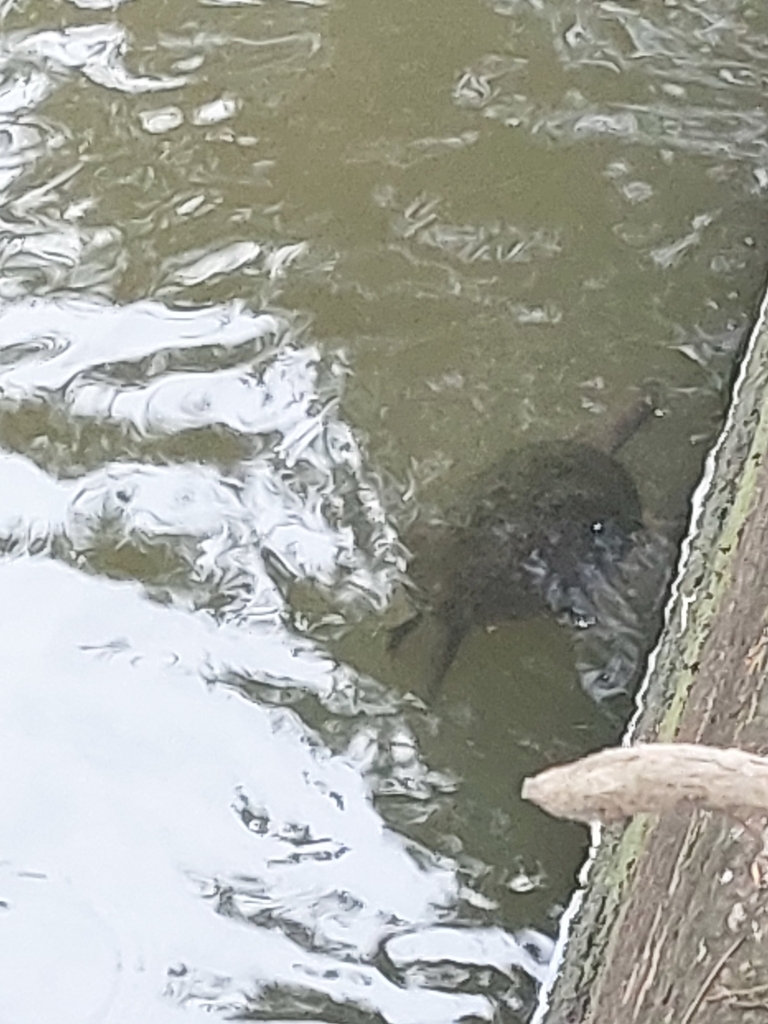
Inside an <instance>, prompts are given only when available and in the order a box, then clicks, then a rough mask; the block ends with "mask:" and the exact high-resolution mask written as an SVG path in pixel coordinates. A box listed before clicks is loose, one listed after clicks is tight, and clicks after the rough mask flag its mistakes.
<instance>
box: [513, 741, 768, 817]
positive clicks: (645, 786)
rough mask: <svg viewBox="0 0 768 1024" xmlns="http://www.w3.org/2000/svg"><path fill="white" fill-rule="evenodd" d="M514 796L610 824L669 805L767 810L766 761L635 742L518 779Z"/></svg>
mask: <svg viewBox="0 0 768 1024" xmlns="http://www.w3.org/2000/svg"><path fill="white" fill-rule="evenodd" d="M522 796H523V799H525V800H531V801H532V802H533V803H535V804H538V806H539V807H541V808H542V809H543V810H545V811H547V812H548V813H549V814H552V815H554V816H555V817H557V818H570V819H571V820H573V821H586V822H591V821H599V822H603V823H606V824H607V823H610V822H614V821H621V820H622V819H623V818H629V817H631V816H632V815H633V814H638V813H640V812H648V813H652V814H661V813H663V812H664V811H668V810H672V809H673V808H676V807H681V806H687V807H702V808H707V809H710V810H717V811H725V812H726V813H729V814H732V815H734V816H738V817H745V816H746V815H748V814H749V813H751V812H754V811H755V810H759V811H765V812H766V814H768V758H765V757H759V756H758V755H756V754H749V753H747V752H746V751H744V750H736V749H735V748H729V749H721V748H719V747H707V746H703V745H700V744H696V743H639V744H637V745H635V746H632V747H616V748H611V749H608V750H601V751H599V752H598V753H597V754H590V755H589V756H588V757H584V758H581V760H579V761H572V762H571V763H570V764H562V765H556V766H555V767H554V768H547V769H546V770H545V771H543V772H540V773H539V774H538V775H534V776H533V777H531V778H528V779H524V780H523V788H522Z"/></svg>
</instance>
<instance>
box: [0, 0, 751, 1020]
mask: <svg viewBox="0 0 768 1024" xmlns="http://www.w3.org/2000/svg"><path fill="white" fill-rule="evenodd" d="M767 40H768V16H766V13H765V12H764V11H763V9H762V7H758V6H756V5H754V4H752V3H751V2H750V0H713V2H711V3H708V4H707V5H702V4H698V3H687V2H685V0H681V2H680V3H677V4H675V5H668V4H661V3H656V2H654V0H648V2H645V3H642V4H640V5H639V6H638V4H633V5H622V4H621V3H617V2H614V0H602V2H598V3H594V2H589V3H583V2H581V0H569V2H566V3H561V2H557V3H555V2H549V0H535V2H534V0H498V2H494V3H487V2H486V0H441V2H440V3H439V4H437V3H436V2H432V0H425V2H423V3H420V4H413V3H410V2H409V0H408V2H406V0H391V2H389V3H387V4H376V3H373V2H370V0H361V2H359V3H354V4H346V5H345V4H343V3H341V2H338V0H299V2H297V0H266V2H264V3H261V2H258V3H257V2H249V0H246V2H243V0H200V2H197V3H193V2H189V0H167V2H165V3H163V4H158V3H154V2H151V0H132V2H128V0H59V2H54V0H34V2H33V0H0V197H1V198H2V210H3V212H2V225H1V227H2V230H0V446H1V447H2V452H1V453H0V548H1V549H2V553H3V558H2V561H1V562H0V580H2V584H3V585H2V587H0V652H2V659H3V661H2V668H3V680H4V682H3V685H2V687H0V762H1V763H0V814H1V815H2V819H3V822H4V823H5V828H4V830H3V840H2V843H3V846H2V849H1V850H0V914H1V915H2V920H3V922H4V927H3V929H2V930H0V958H2V962H3V964H4V966H5V967H6V970H4V971H3V972H2V976H0V1016H2V1015H3V1014H5V1015H6V1016H8V1019H9V1020H10V1019H12V1020H13V1022H14V1024H37V1022H40V1021H49V1020H55V1021H57V1022H61V1024H67V1022H69V1021H72V1022H73V1024H74V1022H77V1024H80V1022H81V1021H84V1020H88V1021H90V1022H96V1021H99V1022H102V1021H103V1022H114V1024H124V1022H125V1021H128V1020H134V1019H136V1020H139V1019H140V1020H142V1021H157V1022H160V1021H163V1022H164V1021H166V1020H167V1021H171V1020H176V1019H179V1020H181V1019H183V1018H184V1019H185V1018H189V1019H203V1016H205V1019H210V1016H211V1012H213V1013H216V1014H218V1015H220V1016H222V1017H229V1016H232V1015H235V1014H241V1015H243V1014H247V1015H249V1016H251V1017H253V1018H254V1019H264V1020H299V1019H300V1020H318V1021H319V1020H323V1021H327V1022H329V1024H334V1022H341V1021H355V1022H357V1021H364V1020H365V1021H382V1020H384V1021H391V1022H393V1024H397V1022H399V1021H402V1022H403V1024H408V1022H411V1021H419V1022H421V1021H435V1022H438V1021H439V1022H444V1021H459V1020H468V1019H473V1020H477V1019H484V1020H499V1021H521V1020H525V1019H526V1018H527V1017H528V1016H530V1013H531V1010H532V1006H533V1003H534V1000H535V996H536V989H537V986H538V984H539V983H540V981H541V980H542V978H543V977H544V975H545V973H546V969H547V962H548V960H549V958H550V956H551V951H552V942H553V938H554V936H555V933H556V930H557V920H558V918H559V916H560V914H561V912H562V908H563V903H564V901H565V900H567V898H568V894H569V892H570V890H571V887H572V885H573V877H574V869H575V868H576V866H577V864H578V861H579V857H580V855H581V850H582V844H583V842H584V836H583V833H582V832H581V831H580V830H579V829H578V828H577V827H575V826H571V825H568V824H563V823H560V822H555V821H552V820H548V819H545V818H544V817H543V816H542V815H541V814H540V813H539V812H537V811H536V810H535V809H534V808H533V807H530V806H527V807H523V806H521V804H520V801H519V800H518V796H517V794H518V791H519V782H520V779H521V778H522V777H523V776H524V775H526V774H529V773H531V772H532V771H534V770H536V769H538V768H540V767H541V766H542V764H543V763H545V762H547V761H550V760H554V759H558V758H566V757H568V756H572V755H575V754H578V753H580V752H583V751H585V750H587V749H589V748H591V747H595V746H599V745H601V744H602V743H605V742H606V741H608V740H610V739H611V738H613V737H615V734H616V728H617V726H616V723H615V722H614V721H612V720H610V719H609V718H607V717H606V715H605V714H604V713H603V712H602V711H600V710H599V709H598V708H597V707H596V706H595V704H594V702H593V701H591V700H590V699H589V698H588V697H587V695H586V693H585V689H586V690H589V689H590V687H592V689H593V690H595V689H599V686H600V679H601V676H600V673H604V672H605V666H606V661H610V659H611V658H613V657H614V656H615V657H618V658H622V657H625V658H628V659H629V660H630V661H631V662H632V664H633V665H634V666H636V662H637V658H638V650H639V647H638V644H639V643H640V642H641V640H643V641H644V639H645V638H646V637H647V628H646V627H645V626H644V625H643V624H642V623H640V622H639V620H638V619H636V618H633V616H634V615H635V609H636V607H638V606H640V607H641V608H645V609H646V610H647V609H648V608H653V607H654V606H655V604H654V603H655V602H656V601H657V600H658V593H659V580H660V579H663V578H664V575H665V573H666V572H668V571H669V568H670V563H671V561H672V555H671V550H670V544H671V541H670V538H671V539H674V538H675V537H676V536H677V535H679V532H680V530H681V528H682V525H683V522H684V517H685V509H686V502H687V496H688V493H689V491H690V489H691V487H692V485H693V484H694V482H695V479H696V475H697V473H698V470H699V466H700V464H701V459H702V457H703V453H704V450H705V446H706V442H707V440H708V439H709V438H710V437H711V436H712V432H713V430H714V429H715V427H716V422H717V416H718V415H719V412H720V410H721V408H722V403H723V399H724V393H725V388H726V384H727V381H728V379H729V374H730V372H731V369H732V364H733V359H734V355H735V354H736V353H737V352H738V349H739V345H740V343H741V340H742V338H743V336H744V331H745V329H746V327H747V325H748V323H749V318H750V313H751V304H752V302H753V300H754V296H755V293H756V290H757V289H758V287H759V284H760V280H761V276H762V273H763V264H764V252H765V246H764V241H763V235H764V232H761V231H760V230H758V227H759V224H760V223H761V217H762V210H763V205H764V200H763V193H764V191H765V189H766V187H768V150H767V149H766V141H765V132H766V122H765V112H764V109H763V108H764V103H763V96H762V82H763V79H764V77H765V74H766V67H765V63H766V54H768V48H767V47H766V41H767ZM649 380H655V381H659V382H661V384H662V385H663V396H664V397H663V403H662V405H663V409H662V411H663V414H664V415H663V416H661V417H660V418H659V419H658V420H657V421H655V422H653V424H651V426H652V431H646V432H641V433H639V434H638V435H637V436H636V437H635V438H633V439H632V440H631V442H630V443H628V444H627V446H626V447H625V448H622V451H621V453H620V460H621V463H622V465H623V466H624V467H626V469H627V471H628V472H629V473H631V475H632V478H633V479H634V481H635V483H636V485H637V488H638V492H639V499H640V500H641V501H642V504H643V507H644V508H645V510H646V516H647V522H648V524H649V525H651V526H652V527H653V537H654V538H658V542H656V541H655V540H654V541H651V540H648V542H647V543H643V544H639V545H635V547H634V548H633V550H632V552H631V554H630V557H629V558H628V559H626V560H625V561H624V563H623V564H622V569H621V573H620V574H618V575H616V576H611V578H610V579H606V580H602V581H601V585H600V586H599V587H595V588H593V592H591V594H590V599H591V600H592V601H593V608H592V611H594V613H595V616H594V617H595V619H596V621H597V623H598V625H596V626H595V625H593V626H591V627H590V628H589V629H586V630H584V636H583V638H581V641H580V642H579V643H576V644H574V642H573V639H572V637H570V636H569V635H568V634H567V633H566V632H565V631H562V630H559V629H558V628H557V626H556V625H555V624H554V623H552V622H551V621H547V620H546V619H544V618H541V617H532V618H530V619H528V620H526V621H525V622H520V621H518V622H509V621H504V622H501V623H499V624H497V623H495V622H494V623H492V624H491V623H490V619H489V620H488V622H487V623H486V622H485V620H483V623H482V624H483V625H491V628H490V629H489V630H485V629H482V628H481V629H477V628H475V629H470V630H468V631H467V633H466V636H465V638H464V642H463V643H462V645H461V649H460V650H459V651H458V653H457V655H456V658H455V661H454V663H453V664H452V665H451V670H450V673H449V674H448V675H447V676H446V680H445V684H444V687H443V688H442V689H441V692H440V694H439V696H437V697H436V698H435V699H434V700H433V701H432V702H430V703H425V702H424V701H423V700H422V699H420V697H419V696H418V695H419V694H421V695H423V694H424V692H425V686H424V682H425V679H426V678H427V675H428V673H429V649H428V648H429V646H430V644H429V642H426V641H422V640H419V641H418V642H416V643H411V648H410V649H409V650H407V651H404V652H403V653H402V655H400V654H398V656H396V657H393V656H392V654H391V653H389V652H388V651H387V636H388V635H389V632H390V630H391V629H392V627H394V626H396V625H397V624H398V623H399V622H402V621H403V617H404V615H405V614H407V609H405V608H404V598H403V581H404V578H405V577H407V572H408V553H407V551H406V549H405V547H404V545H403V543H402V541H401V539H400V535H401V533H404V531H405V530H406V528H407V527H408V526H409V525H411V524H413V523H414V521H415V522H416V524H421V523H428V524H429V523H434V522H435V521H437V522H438V523H439V522H440V521H441V517H444V516H445V514H446V510H449V509H451V508H452V507H454V504H455V498H456V495H457V494H461V493H463V494H466V493H467V489H468V488H469V489H470V490H472V488H473V487H475V486H476V485H475V484H473V483H472V482H471V481H477V480H482V479H483V472H485V473H487V471H488V467H490V466H493V465H495V464H500V460H503V459H506V458H508V457H510V456H509V455H508V453H510V452H515V451H517V452H520V451H524V450H526V446H527V445H529V444H530V443H531V442H534V443H535V442H539V441H541V440H552V439H558V438H575V437H578V438H582V439H585V438H586V439H588V440H589V439H590V438H592V439H594V438H595V437H597V436H598V435H599V434H600V433H601V431H602V430H604V427H605V424H606V423H609V422H610V421H611V420H613V419H615V418H616V417H617V416H618V415H620V413H621V411H622V410H623V409H625V408H626V407H627V404H628V403H629V402H630V401H631V400H632V399H633V397H636V396H637V394H638V389H640V388H643V387H644V386H645V385H646V383H647V382H648V381H649ZM528 450H532V449H530V448H529V449H528ZM469 497H470V499H472V498H473V495H470V496H469ZM531 568H532V570H535V569H536V568H537V565H535V564H532V565H531ZM582 582H583V581H582ZM603 584H605V585H603ZM405 603H407V602H405ZM600 623H602V626H600ZM428 639H429V638H427V640H428ZM633 659H634V660H633ZM41 979H44V983H41Z"/></svg>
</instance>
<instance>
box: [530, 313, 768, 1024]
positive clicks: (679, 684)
mask: <svg viewBox="0 0 768 1024" xmlns="http://www.w3.org/2000/svg"><path fill="white" fill-rule="evenodd" d="M766 304H767V302H766V300H764V301H763V305H762V308H761V310H760V314H759V316H758V318H757V326H756V327H755V330H754V331H753V334H752V336H751V339H750V342H749V346H748V348H747V351H746V354H745V356H744V360H743V364H742V367H741V371H740V375H739V379H738V381H737V383H736V386H735V388H734V395H733V400H732V405H731V409H730V413H729V417H728V421H727V424H726V427H725V429H724V432H723V434H722V436H721V438H720V440H719V442H718V444H717V446H716V447H715V449H714V451H713V452H712V454H711V456H710V459H709V463H708V467H707V473H706V476H705V482H704V483H703V484H702V487H701V488H700V491H699V494H698V496H697V499H696V501H695V503H694V507H695V509H696V512H695V515H694V519H693V524H692V528H691V533H690V535H689V538H688V540H687V541H686V544H685V545H684V553H683V559H682V562H681V570H680V574H679V577H678V580H677V582H676V585H675V587H674V589H673V595H672V599H671V603H670V607H669V610H668V616H667V622H666V625H665V629H664V632H663V635H662V638H661V641H660V644H659V646H658V648H657V650H656V652H655V654H654V656H653V658H652V667H651V669H650V671H649V675H648V679H647V682H646V686H645V688H644V692H643V694H642V711H641V712H640V713H639V716H638V719H637V721H636V722H635V723H634V726H633V730H632V731H633V737H632V738H633V741H635V742H653V741H660V742H680V743H701V744H708V745H711V746H714V747H736V748H739V749H741V750H744V751H750V752H753V753H756V754H759V755H766V754H768V685H767V683H768V386H767V384H768V328H766V325H765V318H766ZM767 823H768V809H766V810H765V811H763V810H762V809H759V808H758V809H753V810H752V811H751V812H749V813H747V814H746V815H744V814H742V815H740V816H735V815H731V814H729V813H727V809H726V811H725V812H724V811H718V810H702V809H687V808H685V807H684V806H680V807H676V808H674V809H671V810H667V811H665V813H662V814H659V815H653V814H637V815H635V816H634V817H633V818H632V819H631V820H630V822H629V823H628V824H627V825H626V827H622V826H619V825H613V826H610V827H608V828H605V829H603V831H602V836H601V841H600V844H599V847H598V849H597V852H596V855H595V858H594V861H593V863H592V866H591V870H590V872H589V879H588V883H587V888H586V892H585V893H584V896H583V899H582V901H581V904H580V909H579V910H578V911H577V913H576V915H575V919H574V921H573V923H572V925H571V928H570V934H569V936H568V940H567V945H566V947H565V953H564V958H563V961H562V965H561V968H560V971H559V976H558V978H557V981H556V983H555V985H554V988H553V990H552V991H551V992H550V993H549V996H548V998H547V1001H546V1006H545V1005H544V1004H543V1003H542V1006H541V1007H540V1009H539V1011H538V1012H537V1014H536V1020H537V1022H538V1021H540V1022H542V1024H733V1022H734V1021H735V1020H738V1021H739V1024H752V1022H758V1021H761V1022H762V1021H765V1020H766V1019H768V832H767V831H766V824H767Z"/></svg>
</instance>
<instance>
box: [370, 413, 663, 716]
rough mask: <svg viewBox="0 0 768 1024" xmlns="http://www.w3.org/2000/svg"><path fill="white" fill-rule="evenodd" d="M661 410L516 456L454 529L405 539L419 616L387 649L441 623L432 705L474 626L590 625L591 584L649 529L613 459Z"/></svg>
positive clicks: (492, 475)
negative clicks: (428, 622) (590, 437)
mask: <svg viewBox="0 0 768 1024" xmlns="http://www.w3.org/2000/svg"><path fill="white" fill-rule="evenodd" d="M655 408H656V402H655V400H654V398H653V397H652V396H650V395H644V396H643V397H642V399H640V400H639V401H637V402H636V403H635V404H634V405H633V406H632V408H631V409H630V410H629V411H628V412H627V413H626V414H625V415H624V416H622V418H621V419H620V420H619V421H618V422H617V423H616V424H615V425H614V426H613V429H612V430H611V431H610V433H609V436H608V437H607V438H606V439H605V441H604V443H603V444H596V443H595V444H588V443H586V442H583V441H578V440H561V441H541V442H537V443H533V444H530V445H526V446H523V447H521V448H518V449H514V450H512V451H510V452H508V453H507V454H506V455H505V456H504V457H503V458H502V459H501V460H499V461H498V462H497V463H496V464H494V465H493V466H492V467H491V468H490V469H488V470H486V471H484V472H483V473H482V474H480V475H479V476H478V477H476V478H475V479H474V480H473V481H472V484H471V486H470V488H469V490H468V494H469V498H468V499H467V500H465V501H462V502H459V505H458V507H457V508H456V509H454V510H452V511H451V512H450V513H449V514H448V516H447V517H446V521H444V522H441V523H440V524H439V525H437V526H433V527H429V526H425V525H424V524H421V523H416V524H415V525H414V527H413V528H412V530H411V531H410V534H409V535H408V537H407V538H406V540H407V544H408V547H409V548H410V549H411V551H412V552H413V559H412V562H411V565H410V574H411V579H412V581H413V583H414V585H415V588H416V604H417V607H418V608H419V611H418V612H417V613H416V614H415V615H414V617H413V618H411V619H409V620H408V621H407V622H405V623H403V624H402V625H401V626H398V627H397V628H396V629H394V630H393V631H392V634H391V637H390V648H391V649H394V648H396V647H397V646H399V644H400V643H401V642H402V640H403V639H404V638H405V636H407V635H408V634H409V633H410V632H411V631H412V630H413V629H415V628H416V627H417V626H418V624H419V622H420V621H421V620H422V619H423V617H424V616H425V615H429V616H430V617H432V618H433V620H434V625H435V629H436V630H437V632H438V633H439V640H438V642H437V645H436V652H435V654H434V658H433V665H432V677H431V680H430V683H429V688H428V689H429V693H430V695H431V696H434V695H435V694H436V693H437V691H438V690H439V688H440V686H441V684H442V681H443V679H444V677H445V674H446V672H447V671H448V669H449V668H450V666H451V665H452V663H453V661H454V658H455V657H456V654H457V652H458V650H459V647H460V646H461V643H462V641H463V639H464V637H465V636H466V634H467V633H468V632H469V630H470V628H471V627H472V626H475V625H478V626H491V625H493V624H496V623H499V622H503V621H506V620H510V619H518V618H527V617H529V616H533V615H540V614H554V615H556V616H557V617H559V618H561V619H564V620H566V621H572V622H573V623H574V624H578V625H587V624H588V623H589V620H590V616H591V615H592V611H591V606H590V599H589V596H588V592H589V581H590V579H592V580H594V579H595V578H596V577H598V576H600V575H601V574H606V573H607V574H609V575H610V573H611V570H612V568H613V567H615V566H616V565H617V564H618V563H620V562H621V560H622V559H623V558H624V556H625V555H626V553H627V552H628V550H629V549H630V547H631V545H632V542H633V539H634V538H635V537H636V535H637V534H638V532H639V531H640V530H641V528H642V520H643V510H642V505H641V502H640V496H639V494H638V491H637V488H636V486H635V484H634V481H633V480H632V477H631V476H630V474H629V471H628V470H627V469H626V468H625V467H624V466H623V465H622V464H621V463H620V462H619V461H618V460H617V459H616V457H615V456H616V453H617V452H618V451H619V449H620V448H621V447H622V446H623V445H624V444H625V443H626V442H627V441H628V440H629V438H630V437H632V435H633V434H634V433H635V431H636V430H637V429H638V428H639V427H640V425H641V424H642V423H644V422H645V420H647V419H648V417H649V416H650V415H651V414H652V412H653V411H654V409H655Z"/></svg>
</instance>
